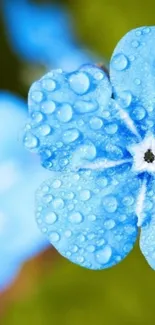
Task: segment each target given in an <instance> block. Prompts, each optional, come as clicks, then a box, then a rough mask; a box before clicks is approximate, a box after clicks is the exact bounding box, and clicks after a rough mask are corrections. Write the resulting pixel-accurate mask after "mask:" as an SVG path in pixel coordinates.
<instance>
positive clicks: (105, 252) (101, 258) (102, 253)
mask: <svg viewBox="0 0 155 325" xmlns="http://www.w3.org/2000/svg"><path fill="white" fill-rule="evenodd" d="M111 256H112V249H111V247H110V246H109V245H106V246H105V247H104V248H103V249H101V250H98V251H97V252H96V260H97V262H98V263H100V264H106V263H108V262H109V260H110V258H111Z"/></svg>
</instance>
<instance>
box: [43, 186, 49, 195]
mask: <svg viewBox="0 0 155 325" xmlns="http://www.w3.org/2000/svg"><path fill="white" fill-rule="evenodd" d="M49 189H50V188H49V186H48V185H44V186H43V187H42V189H41V190H42V192H43V193H48V191H49Z"/></svg>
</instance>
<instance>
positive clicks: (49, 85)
mask: <svg viewBox="0 0 155 325" xmlns="http://www.w3.org/2000/svg"><path fill="white" fill-rule="evenodd" d="M42 86H43V88H44V89H45V90H47V91H53V90H54V89H55V88H56V83H55V81H54V80H52V79H47V78H46V79H43V80H42Z"/></svg>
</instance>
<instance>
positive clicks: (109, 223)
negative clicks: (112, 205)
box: [104, 219, 115, 230]
mask: <svg viewBox="0 0 155 325" xmlns="http://www.w3.org/2000/svg"><path fill="white" fill-rule="evenodd" d="M104 226H105V228H106V229H108V230H109V229H112V228H114V227H115V221H114V220H112V219H109V220H106V221H105V222H104Z"/></svg>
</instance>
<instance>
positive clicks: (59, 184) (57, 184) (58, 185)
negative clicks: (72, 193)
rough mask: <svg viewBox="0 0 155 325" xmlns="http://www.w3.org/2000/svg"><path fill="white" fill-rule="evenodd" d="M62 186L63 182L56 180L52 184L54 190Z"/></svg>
mask: <svg viewBox="0 0 155 325" xmlns="http://www.w3.org/2000/svg"><path fill="white" fill-rule="evenodd" d="M60 186H61V181H60V180H59V179H56V180H55V181H54V182H53V183H52V187H53V188H59V187H60Z"/></svg>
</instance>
